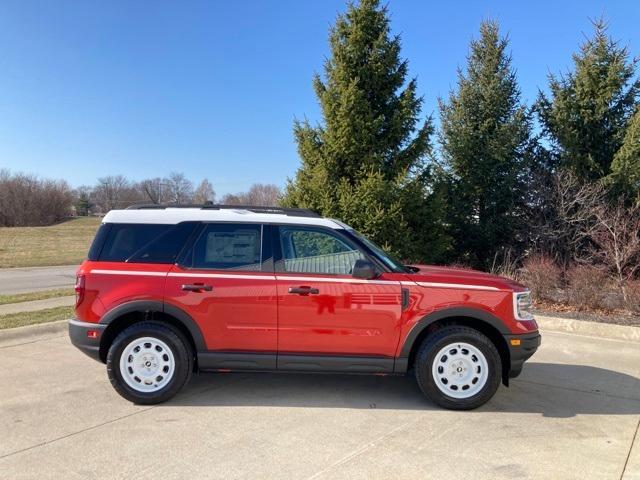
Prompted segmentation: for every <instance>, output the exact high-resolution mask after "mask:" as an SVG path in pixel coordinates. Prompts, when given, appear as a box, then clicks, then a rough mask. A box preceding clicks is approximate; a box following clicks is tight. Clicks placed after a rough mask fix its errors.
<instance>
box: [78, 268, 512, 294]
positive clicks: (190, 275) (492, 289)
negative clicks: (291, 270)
mask: <svg viewBox="0 0 640 480" xmlns="http://www.w3.org/2000/svg"><path fill="white" fill-rule="evenodd" d="M91 273H97V274H102V275H132V276H133V275H137V276H147V277H164V276H169V277H188V278H227V279H234V278H236V279H238V280H272V281H273V280H280V281H295V282H320V283H366V284H373V285H398V284H402V285H409V286H410V285H416V284H417V285H420V286H421V287H431V288H455V289H458V290H484V291H490V292H497V291H500V289H499V288H497V287H490V286H488V285H487V286H484V285H465V284H459V283H438V282H406V281H398V280H361V279H359V278H331V277H298V276H288V275H278V276H276V275H247V274H233V273H180V272H171V273H168V274H167V273H166V272H152V271H141V270H101V269H94V270H91Z"/></svg>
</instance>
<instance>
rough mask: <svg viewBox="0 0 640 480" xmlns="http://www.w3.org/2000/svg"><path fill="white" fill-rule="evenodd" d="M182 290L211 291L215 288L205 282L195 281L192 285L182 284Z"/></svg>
mask: <svg viewBox="0 0 640 480" xmlns="http://www.w3.org/2000/svg"><path fill="white" fill-rule="evenodd" d="M182 290H184V291H185V292H202V291H204V292H210V291H211V290H213V287H212V286H211V285H205V284H204V283H193V284H190V285H182Z"/></svg>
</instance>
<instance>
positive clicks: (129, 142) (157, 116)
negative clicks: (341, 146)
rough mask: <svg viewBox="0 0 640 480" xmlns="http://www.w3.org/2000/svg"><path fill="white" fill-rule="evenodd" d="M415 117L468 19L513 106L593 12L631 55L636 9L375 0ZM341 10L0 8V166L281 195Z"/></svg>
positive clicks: (277, 5)
mask: <svg viewBox="0 0 640 480" xmlns="http://www.w3.org/2000/svg"><path fill="white" fill-rule="evenodd" d="M388 7H389V10H390V13H391V17H392V28H393V31H394V32H397V33H400V34H401V35H402V42H403V56H404V57H406V58H408V59H409V62H410V64H409V66H410V74H411V75H412V76H416V77H417V78H418V86H419V92H420V94H422V95H423V96H424V101H425V103H424V112H423V113H424V114H425V115H429V114H432V113H433V114H435V115H437V111H436V106H437V98H438V96H443V95H446V94H447V93H448V91H449V89H450V88H451V87H452V86H454V85H455V79H456V67H458V66H463V65H464V63H465V57H466V54H467V52H468V44H469V40H470V39H471V38H472V37H474V36H476V35H477V30H478V25H479V23H480V21H481V20H482V19H485V18H496V19H497V20H498V21H499V22H500V24H501V28H502V31H503V33H506V34H508V35H509V38H510V40H511V51H512V54H513V60H514V65H515V67H516V69H517V72H518V79H519V82H520V86H521V89H522V93H523V98H524V99H525V100H527V101H531V100H533V99H534V98H535V96H536V94H537V91H538V88H544V87H545V84H546V75H547V73H548V72H550V71H551V72H561V71H564V70H566V69H567V68H569V67H570V65H571V53H572V52H573V51H575V50H576V49H577V47H578V43H579V42H580V41H582V39H583V34H585V33H586V34H589V33H590V31H591V25H590V22H589V18H595V17H599V16H600V15H604V16H605V17H606V18H607V20H608V21H609V24H610V30H609V31H610V33H611V35H612V36H613V37H614V38H617V39H619V40H620V41H621V42H622V43H623V44H627V45H628V46H629V47H630V49H631V52H632V53H633V54H634V55H636V56H640V28H638V25H640V2H638V1H633V0H628V1H615V2H614V1H609V2H605V1H591V0H584V1H557V0H556V1H553V2H551V1H539V2H514V1H506V0H505V1H491V2H480V1H469V2H463V1H459V2H425V1H421V0H411V1H410V0H390V1H389V2H388ZM344 8H345V2H344V1H342V0H339V1H338V0H323V1H302V0H297V1H296V0H287V1H283V0H279V1H273V2H267V1H251V2H250V1H244V2H233V1H226V2H223V1H220V2H214V1H203V2H195V1H186V2H173V1H126V2H125V1H114V0H111V1H108V2H104V1H80V0H77V1H49V2H43V1H31V0H16V1H8V0H3V1H2V2H1V3H0V168H9V169H11V170H14V171H25V172H30V173H36V174H38V175H40V176H43V177H56V178H64V179H66V180H67V181H68V182H69V183H70V184H71V185H72V186H78V185H81V184H92V183H94V182H95V179H96V178H97V177H100V176H103V175H109V174H118V173H121V174H123V175H125V176H127V177H128V178H130V179H131V180H138V179H142V178H146V177H154V176H163V175H166V174H168V173H169V172H171V171H181V172H184V173H185V174H186V175H187V176H188V177H189V178H190V179H192V180H193V181H195V182H197V181H199V180H200V179H201V178H203V177H207V178H209V179H210V180H211V181H212V183H213V184H214V188H215V189H216V191H217V192H218V193H219V194H224V193H228V192H235V191H240V190H244V189H246V188H247V187H248V186H249V185H251V184H252V183H254V182H269V183H275V184H278V185H281V186H282V185H284V183H285V180H286V177H287V176H291V175H293V174H294V173H295V170H296V168H297V166H298V163H299V160H298V157H297V153H296V147H295V144H294V142H293V138H292V133H291V132H292V122H293V119H294V118H296V117H297V118H303V117H305V116H306V117H307V118H309V119H310V120H312V121H316V120H319V119H320V115H319V109H318V106H317V103H316V98H315V96H314V94H313V91H312V88H311V78H312V75H313V73H314V72H317V71H321V68H322V62H323V59H324V58H325V56H327V55H328V45H327V36H328V28H329V26H330V25H331V24H332V23H333V21H334V19H335V17H336V15H337V14H338V13H339V12H341V11H343V10H344Z"/></svg>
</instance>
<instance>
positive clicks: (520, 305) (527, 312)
mask: <svg viewBox="0 0 640 480" xmlns="http://www.w3.org/2000/svg"><path fill="white" fill-rule="evenodd" d="M513 316H514V317H515V318H516V320H533V305H532V303H531V293H529V292H519V293H514V294H513Z"/></svg>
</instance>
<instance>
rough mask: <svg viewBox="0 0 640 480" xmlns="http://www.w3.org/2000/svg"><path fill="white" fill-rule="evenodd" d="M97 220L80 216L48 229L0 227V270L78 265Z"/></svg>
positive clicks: (94, 230)
mask: <svg viewBox="0 0 640 480" xmlns="http://www.w3.org/2000/svg"><path fill="white" fill-rule="evenodd" d="M100 221H101V219H100V218H98V217H82V218H75V219H73V220H67V221H65V222H62V223H59V224H57V225H52V226H49V227H0V268H7V267H39V266H48V265H73V264H78V263H80V262H82V260H84V258H85V257H86V255H87V251H88V250H89V245H91V240H93V236H94V234H95V232H96V230H97V228H98V226H99V225H100Z"/></svg>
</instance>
